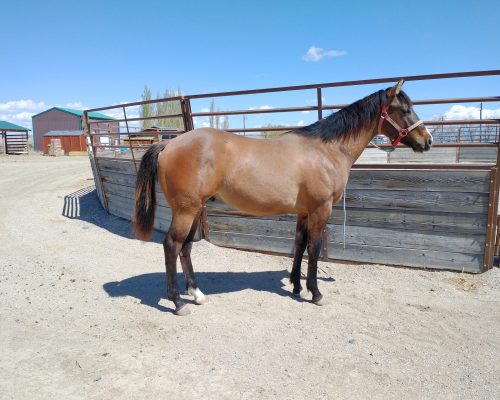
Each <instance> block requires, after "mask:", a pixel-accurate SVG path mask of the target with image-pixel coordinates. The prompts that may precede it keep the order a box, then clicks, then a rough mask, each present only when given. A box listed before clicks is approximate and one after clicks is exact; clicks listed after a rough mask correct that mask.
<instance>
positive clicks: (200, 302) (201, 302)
mask: <svg viewBox="0 0 500 400" xmlns="http://www.w3.org/2000/svg"><path fill="white" fill-rule="evenodd" d="M194 302H195V303H196V304H198V305H199V306H202V305H205V304H208V303H210V299H209V298H208V296H203V297H202V298H200V299H194Z"/></svg>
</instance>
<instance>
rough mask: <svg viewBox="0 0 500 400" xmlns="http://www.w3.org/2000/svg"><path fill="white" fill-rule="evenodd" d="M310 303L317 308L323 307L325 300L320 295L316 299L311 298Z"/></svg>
mask: <svg viewBox="0 0 500 400" xmlns="http://www.w3.org/2000/svg"><path fill="white" fill-rule="evenodd" d="M312 302H313V303H314V304H316V305H317V306H324V305H325V304H327V302H326V300H325V298H324V297H323V296H322V295H320V296H318V297H317V298H313V300H312Z"/></svg>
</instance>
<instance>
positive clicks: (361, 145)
mask: <svg viewBox="0 0 500 400" xmlns="http://www.w3.org/2000/svg"><path fill="white" fill-rule="evenodd" d="M376 124H377V123H376V122H373V123H372V124H370V125H369V126H367V127H366V128H364V129H362V130H361V131H359V132H358V134H357V135H352V136H350V137H348V138H345V139H344V140H343V141H338V142H336V143H335V144H334V145H335V146H336V147H337V148H338V150H340V151H341V152H342V153H344V155H345V156H346V161H347V163H349V168H350V167H351V166H352V165H353V164H354V163H355V162H356V160H357V159H358V158H359V156H360V155H361V153H363V151H364V150H365V149H366V147H367V146H368V144H369V143H370V141H371V140H373V138H374V137H375V135H376V134H377V133H376Z"/></svg>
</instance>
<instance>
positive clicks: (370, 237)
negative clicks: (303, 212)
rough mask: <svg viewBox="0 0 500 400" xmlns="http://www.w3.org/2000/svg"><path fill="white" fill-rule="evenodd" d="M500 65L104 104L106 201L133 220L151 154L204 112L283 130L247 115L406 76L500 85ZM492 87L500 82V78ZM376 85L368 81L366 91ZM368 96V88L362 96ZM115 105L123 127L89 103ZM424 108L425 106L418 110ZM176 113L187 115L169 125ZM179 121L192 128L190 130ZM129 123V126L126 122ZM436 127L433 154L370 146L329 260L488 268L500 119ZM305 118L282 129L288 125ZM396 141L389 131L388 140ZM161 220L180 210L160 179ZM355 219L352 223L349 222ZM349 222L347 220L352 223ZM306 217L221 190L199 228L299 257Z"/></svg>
mask: <svg viewBox="0 0 500 400" xmlns="http://www.w3.org/2000/svg"><path fill="white" fill-rule="evenodd" d="M498 75H500V70H494V71H476V72H464V73H448V74H435V75H418V76H406V77H404V76H403V77H391V78H381V79H368V80H358V81H346V82H332V83H323V84H314V85H302V86H289V87H277V88H267V89H256V90H242V91H233V92H218V93H206V94H194V95H185V96H178V97H171V98H166V99H157V100H151V101H141V102H134V103H127V104H120V105H114V106H109V107H100V108H95V109H92V110H87V111H86V112H85V116H84V119H85V121H84V122H85V129H86V133H87V138H88V152H89V157H90V160H91V165H92V169H93V173H94V179H95V182H96V188H97V193H98V196H99V199H100V202H101V204H102V205H103V207H104V208H105V209H106V210H107V211H108V212H109V213H111V214H113V215H116V216H119V217H123V218H126V219H129V220H130V219H131V215H132V212H133V196H134V186H135V179H136V174H137V170H138V166H139V163H140V160H141V157H142V155H143V154H144V152H145V151H146V150H147V148H148V147H149V146H150V145H151V143H153V142H156V141H159V140H170V139H172V138H174V137H176V136H177V135H181V134H183V133H184V132H187V131H189V130H192V129H193V128H195V125H196V122H197V123H198V124H199V123H200V119H202V118H212V119H211V122H213V121H214V118H221V117H225V118H227V117H228V116H238V117H243V118H242V119H241V121H242V125H243V126H242V127H238V128H234V127H231V128H229V129H226V130H228V131H231V132H235V133H237V134H243V135H255V134H257V133H260V134H261V136H262V135H263V136H265V135H266V132H273V131H276V130H277V129H278V128H276V127H275V126H272V127H271V126H260V127H246V125H245V116H251V115H259V116H261V118H263V120H265V118H264V117H266V116H268V115H271V114H273V115H282V114H286V113H314V114H315V119H321V118H323V116H324V113H325V111H327V110H335V109H340V108H342V107H344V106H345V105H346V104H343V103H342V104H341V103H339V104H324V93H325V92H326V91H329V90H340V89H342V88H347V89H353V90H354V89H355V87H357V86H359V85H380V84H385V85H384V87H386V86H387V84H392V83H394V82H396V81H397V80H399V79H400V78H404V79H405V80H406V81H418V82H419V83H420V82H430V81H432V80H438V82H440V80H446V79H460V80H464V79H465V80H467V79H469V80H473V79H478V78H479V77H482V78H483V79H485V78H486V77H489V78H488V79H490V80H492V79H495V80H496V82H498V78H497V77H498ZM490 87H498V85H496V86H495V85H493V84H492V85H491V86H490ZM373 91H374V90H372V89H370V88H368V89H367V90H366V92H365V95H367V94H369V93H371V92H373ZM280 92H289V93H294V94H296V93H303V92H306V93H309V94H311V93H312V94H313V95H314V99H315V101H314V104H313V105H310V104H308V105H299V106H294V107H274V108H270V107H262V108H257V109H255V108H253V109H252V108H246V109H239V110H231V109H226V110H224V111H219V110H218V111H207V110H206V109H202V110H201V111H196V112H193V110H192V107H193V104H195V103H196V102H199V101H206V100H207V99H222V98H233V97H240V96H245V97H247V96H248V97H252V96H257V95H259V96H262V95H274V94H276V93H280ZM361 97H363V96H359V98H361ZM495 102H497V103H498V102H500V96H489V97H487V96H482V97H468V98H462V97H461V98H438V99H425V100H420V99H417V100H414V104H415V106H416V107H419V106H424V105H438V104H444V105H456V104H470V103H472V104H478V103H481V104H482V103H495ZM160 103H171V104H174V105H175V106H174V107H170V110H172V109H173V110H177V111H174V112H170V113H169V114H162V115H156V116H148V117H141V116H140V115H138V111H137V109H138V108H140V107H144V106H147V105H155V104H160ZM95 111H100V112H105V113H107V114H108V115H112V116H114V117H115V118H116V119H115V120H114V121H112V122H113V124H109V122H102V121H89V119H88V113H89V112H95ZM417 113H419V114H420V111H419V110H417ZM168 121H176V124H175V127H174V124H169V123H168ZM179 121H180V122H181V123H180V128H179ZM117 122H118V124H117ZM425 123H426V125H427V127H428V128H429V130H430V131H431V132H434V135H435V144H434V145H433V149H432V150H431V151H430V152H427V153H425V155H421V154H413V153H411V152H410V151H408V149H405V148H403V147H400V148H398V150H397V151H395V152H393V153H392V154H391V155H389V156H387V155H386V154H385V153H383V152H381V151H380V150H378V149H375V148H367V149H366V151H365V153H364V154H363V155H362V157H361V158H360V160H358V163H356V164H355V165H354V167H353V170H352V173H351V176H350V179H349V183H348V185H347V190H346V213H345V214H344V212H343V210H342V207H340V206H339V205H337V206H335V207H334V208H333V212H332V216H331V218H330V220H329V221H328V224H327V227H326V229H325V231H324V234H323V246H322V252H321V257H322V259H323V260H342V261H349V262H353V261H354V262H368V263H383V264H392V265H404V266H409V267H421V268H433V269H449V270H458V271H467V272H476V273H477V272H483V271H486V270H488V269H489V268H491V267H492V266H493V263H494V257H495V255H498V246H499V233H498V225H499V223H500V218H498V203H499V172H498V168H499V165H500V156H499V154H500V152H499V126H500V121H499V120H498V119H491V118H490V119H480V120H479V119H467V120H457V119H455V120H449V119H431V120H428V121H425ZM294 127H296V125H291V126H280V127H279V130H287V129H290V128H294ZM377 141H378V142H379V143H381V145H382V146H384V145H385V144H384V140H383V139H381V138H380V139H377ZM157 191H158V199H159V205H158V210H157V217H156V220H155V228H156V229H158V230H162V231H166V230H167V229H168V226H169V223H170V220H171V213H170V208H169V207H168V204H167V203H166V202H165V200H164V197H163V195H162V194H161V192H160V190H159V188H157ZM344 222H345V223H344ZM344 227H345V229H344ZM294 234H295V216H293V215H282V216H276V217H252V216H249V215H246V214H244V213H241V212H239V211H238V210H234V209H231V208H230V207H229V206H228V205H226V204H224V203H223V202H222V201H220V200H219V199H215V200H214V201H208V202H207V204H206V205H205V207H204V212H203V213H202V216H201V224H200V232H199V236H200V237H203V238H205V239H206V240H209V241H210V242H212V243H214V244H217V245H221V246H226V247H232V248H237V249H245V250H256V251H261V252H269V253H277V254H286V255H292V254H293V242H294Z"/></svg>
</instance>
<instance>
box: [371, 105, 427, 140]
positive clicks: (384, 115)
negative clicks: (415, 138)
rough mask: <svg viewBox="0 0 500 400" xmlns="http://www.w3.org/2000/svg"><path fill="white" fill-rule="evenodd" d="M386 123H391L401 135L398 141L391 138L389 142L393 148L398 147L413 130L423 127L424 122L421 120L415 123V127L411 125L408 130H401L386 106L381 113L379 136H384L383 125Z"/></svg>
mask: <svg viewBox="0 0 500 400" xmlns="http://www.w3.org/2000/svg"><path fill="white" fill-rule="evenodd" d="M384 121H387V122H389V123H390V124H391V125H392V126H393V127H394V128H396V130H397V131H398V132H399V135H398V137H397V138H396V139H394V140H392V139H391V138H390V137H389V136H387V135H385V136H387V137H388V138H389V140H390V141H391V144H392V147H396V146H397V145H398V144H399V142H401V140H403V138H404V137H405V136H406V135H408V134H409V133H410V132H411V131H412V130H413V129H415V128H416V127H417V126H419V125H422V124H423V123H424V121H422V120H421V119H419V120H418V121H417V122H415V123H414V124H413V125H410V126H409V127H408V128H401V127H400V126H399V125H398V123H397V122H396V121H394V120H393V119H392V118H391V117H390V116H389V113H388V112H387V106H386V105H385V104H384V105H383V106H382V111H381V112H380V120H379V121H378V132H377V133H378V134H379V135H384V134H383V133H382V132H381V130H380V129H381V128H382V124H383V123H384Z"/></svg>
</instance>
